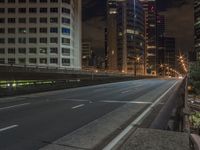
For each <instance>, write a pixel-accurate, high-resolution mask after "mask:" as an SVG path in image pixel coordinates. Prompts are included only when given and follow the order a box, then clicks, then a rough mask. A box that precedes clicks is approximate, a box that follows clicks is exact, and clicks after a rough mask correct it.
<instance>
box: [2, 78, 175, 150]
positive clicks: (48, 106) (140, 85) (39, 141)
mask: <svg viewBox="0 0 200 150" xmlns="http://www.w3.org/2000/svg"><path fill="white" fill-rule="evenodd" d="M175 82H176V80H173V79H171V80H161V79H149V80H136V81H127V82H119V83H111V84H104V85H97V86H88V87H81V88H76V89H67V90H61V91H53V92H46V93H39V94H31V95H26V96H17V97H15V98H13V99H14V100H15V101H13V102H7V103H0V150H37V149H39V148H41V147H44V146H45V145H47V144H48V143H51V142H53V141H55V140H57V139H59V138H61V137H63V136H65V135H67V134H69V133H71V132H73V131H74V130H76V129H79V128H81V127H82V126H84V125H86V124H88V123H90V122H92V121H94V120H96V119H98V118H101V117H102V116H104V115H106V114H108V113H109V112H111V111H113V110H115V109H117V108H119V107H122V106H123V105H124V104H127V103H131V104H132V105H135V106H139V105H145V106H148V105H150V104H151V103H153V102H154V101H155V100H156V99H154V100H150V101H144V99H141V100H140V101H134V100H136V99H138V98H139V97H142V96H143V97H144V96H145V95H146V94H148V93H149V92H151V91H152V90H155V89H156V90H157V91H158V92H157V97H158V96H160V95H161V94H162V93H160V92H159V89H160V88H161V87H164V88H166V90H167V89H168V88H170V87H171V86H172V85H173V84H174V83H175ZM2 100H4V101H5V99H0V102H1V101H2ZM138 108H139V107H138Z"/></svg>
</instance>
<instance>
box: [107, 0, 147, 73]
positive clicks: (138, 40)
mask: <svg viewBox="0 0 200 150" xmlns="http://www.w3.org/2000/svg"><path fill="white" fill-rule="evenodd" d="M108 4H112V5H111V6H112V9H108V13H109V14H108V18H107V19H108V26H107V27H108V28H107V35H108V38H107V40H108V42H107V45H108V68H109V70H112V69H113V68H114V69H115V70H118V71H122V72H126V73H134V72H137V73H138V74H144V51H145V28H144V27H145V25H144V23H145V22H144V10H143V7H142V5H141V3H140V2H139V1H138V0H127V1H115V3H113V1H112V3H109V2H108ZM109 15H112V16H113V20H112V19H110V17H109ZM111 31H112V32H111ZM109 41H111V42H109Z"/></svg>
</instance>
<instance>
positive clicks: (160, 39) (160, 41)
mask: <svg viewBox="0 0 200 150" xmlns="http://www.w3.org/2000/svg"><path fill="white" fill-rule="evenodd" d="M164 36H165V17H164V16H162V15H157V57H156V58H157V64H158V66H159V65H161V64H164V57H165V55H164V53H165V44H164ZM158 69H159V67H158V68H157V70H158Z"/></svg>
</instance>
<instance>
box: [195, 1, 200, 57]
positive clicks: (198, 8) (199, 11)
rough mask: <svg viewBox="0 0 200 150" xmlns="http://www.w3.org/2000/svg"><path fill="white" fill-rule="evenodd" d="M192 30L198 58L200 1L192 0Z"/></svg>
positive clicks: (199, 50) (199, 52) (199, 45)
mask: <svg viewBox="0 0 200 150" xmlns="http://www.w3.org/2000/svg"><path fill="white" fill-rule="evenodd" d="M194 31H195V35H194V37H195V39H194V41H195V44H194V45H195V51H196V53H197V59H198V60H200V1H199V0H194Z"/></svg>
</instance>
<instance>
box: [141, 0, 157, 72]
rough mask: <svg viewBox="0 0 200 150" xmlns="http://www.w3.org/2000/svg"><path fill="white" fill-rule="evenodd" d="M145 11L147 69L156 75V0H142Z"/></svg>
mask: <svg viewBox="0 0 200 150" xmlns="http://www.w3.org/2000/svg"><path fill="white" fill-rule="evenodd" d="M140 2H141V3H142V5H143V8H144V11H145V28H146V46H147V47H146V53H145V55H146V71H147V74H151V75H156V70H157V37H156V35H157V33H156V32H157V26H156V25H157V22H156V20H157V9H156V0H140Z"/></svg>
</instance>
